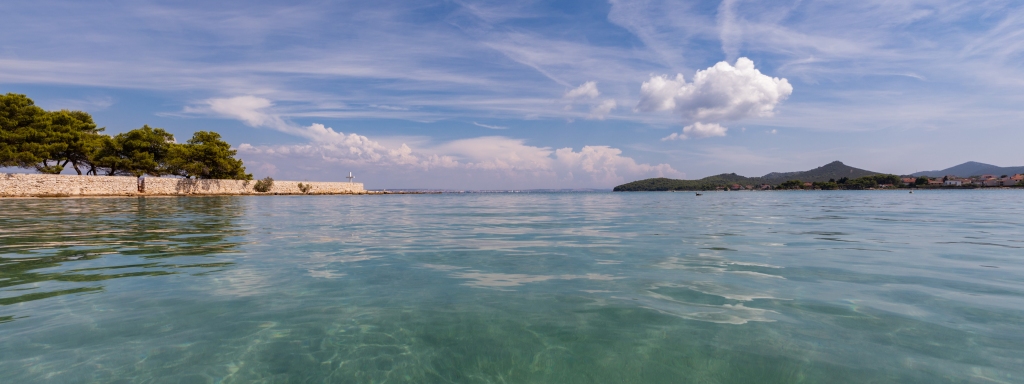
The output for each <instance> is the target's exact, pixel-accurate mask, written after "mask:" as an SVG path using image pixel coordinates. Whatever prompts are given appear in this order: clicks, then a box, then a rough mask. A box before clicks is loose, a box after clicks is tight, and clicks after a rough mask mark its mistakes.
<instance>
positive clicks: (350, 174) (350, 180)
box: [348, 172, 355, 184]
mask: <svg viewBox="0 0 1024 384" xmlns="http://www.w3.org/2000/svg"><path fill="white" fill-rule="evenodd" d="M354 178H355V176H352V172H349V173H348V182H349V184H351V183H352V179H354Z"/></svg>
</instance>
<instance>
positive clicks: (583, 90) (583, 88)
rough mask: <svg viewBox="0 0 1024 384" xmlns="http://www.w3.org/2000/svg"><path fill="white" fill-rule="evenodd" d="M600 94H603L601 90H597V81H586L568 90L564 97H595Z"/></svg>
mask: <svg viewBox="0 0 1024 384" xmlns="http://www.w3.org/2000/svg"><path fill="white" fill-rule="evenodd" d="M598 96H601V92H600V91H598V90H597V83H595V82H593V81H588V82H586V83H583V84H581V85H580V86H579V87H576V88H575V89H573V90H570V91H569V92H566V93H565V96H563V97H564V98H566V99H581V98H588V99H593V98H596V97H598Z"/></svg>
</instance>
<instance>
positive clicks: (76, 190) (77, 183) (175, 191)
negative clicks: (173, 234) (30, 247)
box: [0, 173, 367, 197]
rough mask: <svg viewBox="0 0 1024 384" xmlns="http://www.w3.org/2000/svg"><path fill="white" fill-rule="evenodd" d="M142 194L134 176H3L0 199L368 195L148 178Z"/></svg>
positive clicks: (352, 186)
mask: <svg viewBox="0 0 1024 384" xmlns="http://www.w3.org/2000/svg"><path fill="white" fill-rule="evenodd" d="M145 180H146V181H145V189H144V190H143V191H141V192H140V191H139V179H138V178H135V177H131V176H77V175H36V174H20V173H0V197H47V196H168V195H273V194H286V195H287V194H295V195H301V194H304V193H303V192H302V191H300V190H299V183H303V184H309V185H310V186H311V188H310V190H309V193H308V194H362V193H367V192H366V190H365V189H363V184H362V183H348V182H317V181H309V182H306V181H278V180H275V181H274V187H273V188H271V189H270V191H269V192H266V193H260V192H256V191H255V190H254V189H253V187H254V186H255V185H256V181H255V180H191V179H179V178H172V177H147V178H146V179H145Z"/></svg>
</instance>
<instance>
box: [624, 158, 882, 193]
mask: <svg viewBox="0 0 1024 384" xmlns="http://www.w3.org/2000/svg"><path fill="white" fill-rule="evenodd" d="M877 174H879V173H878V172H872V171H867V170H863V169H860V168H854V167H851V166H848V165H846V164H843V163H842V162H839V161H833V162H831V163H828V164H825V165H823V166H820V167H818V168H814V169H812V170H809V171H803V172H772V173H769V174H767V175H764V176H762V177H744V176H740V175H737V174H735V173H723V174H721V175H715V176H708V177H705V178H703V179H699V180H678V179H667V178H664V177H658V178H653V179H645V180H638V181H634V182H631V183H626V184H622V185H620V186H617V187H615V189H614V190H615V191H618V192H631V191H702V190H711V189H715V188H718V187H728V186H730V185H733V184H740V185H744V186H746V185H760V184H771V185H778V184H781V183H783V182H786V181H789V180H800V181H803V182H826V181H829V180H839V179H842V178H844V177H845V178H848V179H856V178H860V177H864V176H871V175H877Z"/></svg>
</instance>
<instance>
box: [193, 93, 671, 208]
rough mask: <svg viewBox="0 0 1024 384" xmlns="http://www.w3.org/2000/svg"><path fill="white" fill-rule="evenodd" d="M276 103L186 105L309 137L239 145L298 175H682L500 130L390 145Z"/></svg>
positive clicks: (548, 179) (267, 164) (479, 182)
mask: <svg viewBox="0 0 1024 384" xmlns="http://www.w3.org/2000/svg"><path fill="white" fill-rule="evenodd" d="M273 106H274V104H273V103H272V102H271V101H270V100H267V99H264V98H260V97H255V96H240V97H234V98H224V99H209V100H205V101H204V102H203V103H201V104H200V105H199V106H194V107H190V108H186V112H187V113H205V114H212V115H217V116H223V117H228V118H233V119H237V120H241V121H242V122H244V123H246V124H248V125H250V126H253V127H266V128H271V129H276V130H279V131H282V132H285V133H288V134H292V135H295V136H300V137H304V138H307V139H309V140H310V141H309V143H306V144H297V145H251V144H241V145H239V146H238V153H239V156H241V157H242V158H243V159H244V160H245V161H246V164H252V165H254V166H255V169H259V170H260V171H263V172H267V173H274V174H278V175H281V174H287V175H288V176H282V177H292V178H295V179H298V178H300V176H301V175H311V176H313V177H316V175H325V174H328V175H329V174H340V173H338V171H337V170H338V169H340V168H343V169H352V170H361V171H362V172H364V174H370V175H378V177H380V178H382V179H388V178H401V179H400V180H402V181H403V182H411V183H416V184H419V185H418V186H419V187H433V188H437V187H442V188H467V187H469V188H491V187H502V188H504V187H514V188H557V187H566V186H571V187H588V188H592V187H597V188H601V187H611V186H613V185H615V184H619V183H623V182H626V181H630V180H635V179H639V178H646V177H659V176H668V177H682V176H684V175H683V174H682V173H680V172H678V171H676V170H675V169H673V168H672V167H671V166H669V165H668V164H657V165H651V164H642V163H637V162H636V161H635V160H634V159H632V158H630V157H626V156H623V155H622V151H621V150H619V149H617V148H612V147H606V146H584V147H583V148H581V149H580V150H579V151H576V150H574V149H572V148H561V149H552V148H548V147H537V146H532V145H527V144H525V141H524V140H521V139H514V138H508V137H503V136H484V137H476V138H469V139H460V140H454V141H449V142H445V143H441V144H430V143H420V144H419V145H418V146H419V148H416V149H414V148H412V147H410V146H409V145H407V144H405V143H403V144H401V145H398V144H397V143H394V144H392V145H385V144H382V143H381V142H379V141H375V140H372V139H370V138H369V137H366V136H362V135H358V134H355V133H349V134H345V133H343V132H338V131H335V130H334V129H332V128H330V127H326V126H324V125H323V124H316V123H314V124H311V125H309V126H298V125H295V124H292V123H291V122H288V121H286V120H285V119H283V118H281V117H280V116H279V115H277V114H275V113H274V111H273ZM598 108H599V109H600V110H599V111H598V112H601V113H602V116H603V114H606V113H608V112H609V111H611V110H612V109H614V108H615V102H614V100H606V101H605V102H604V103H602V105H601V106H599V107H598ZM601 108H603V109H601ZM474 124H477V125H481V124H478V123H474ZM385 141H387V140H385ZM416 184H414V185H413V186H417V185H416ZM407 186H408V185H407ZM369 187H371V188H373V186H372V185H370V186H369Z"/></svg>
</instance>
